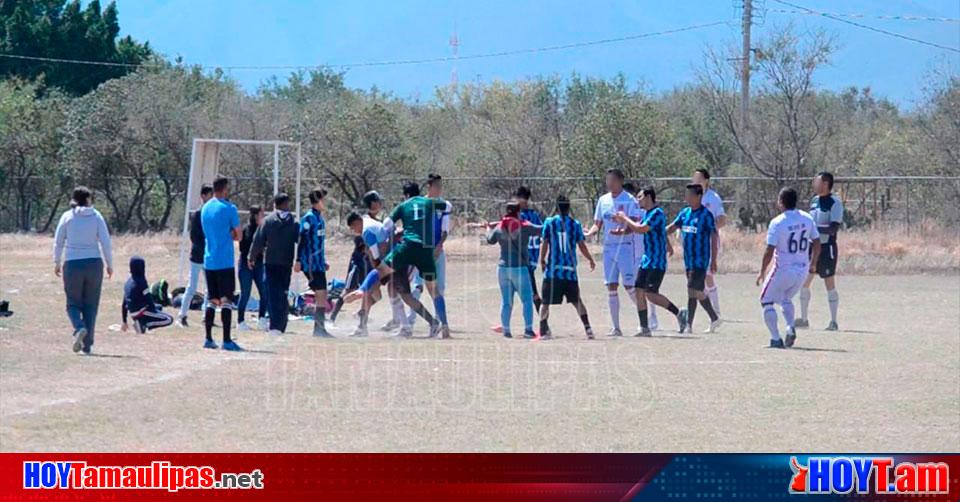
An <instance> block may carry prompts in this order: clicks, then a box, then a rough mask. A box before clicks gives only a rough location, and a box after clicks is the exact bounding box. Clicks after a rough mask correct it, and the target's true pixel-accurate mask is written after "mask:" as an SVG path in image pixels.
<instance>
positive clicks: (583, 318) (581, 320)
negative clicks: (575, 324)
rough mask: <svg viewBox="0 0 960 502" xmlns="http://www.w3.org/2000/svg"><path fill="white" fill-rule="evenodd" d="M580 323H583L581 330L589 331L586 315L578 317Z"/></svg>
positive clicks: (588, 318)
mask: <svg viewBox="0 0 960 502" xmlns="http://www.w3.org/2000/svg"><path fill="white" fill-rule="evenodd" d="M580 322H582V323H583V329H584V330H586V331H590V317H589V316H588V315H587V314H583V315H582V316H580Z"/></svg>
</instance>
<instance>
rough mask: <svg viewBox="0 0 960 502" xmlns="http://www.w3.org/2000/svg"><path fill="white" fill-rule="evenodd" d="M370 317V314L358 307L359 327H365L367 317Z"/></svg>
mask: <svg viewBox="0 0 960 502" xmlns="http://www.w3.org/2000/svg"><path fill="white" fill-rule="evenodd" d="M369 317H370V314H369V313H368V312H367V311H366V310H364V309H360V329H367V318H369Z"/></svg>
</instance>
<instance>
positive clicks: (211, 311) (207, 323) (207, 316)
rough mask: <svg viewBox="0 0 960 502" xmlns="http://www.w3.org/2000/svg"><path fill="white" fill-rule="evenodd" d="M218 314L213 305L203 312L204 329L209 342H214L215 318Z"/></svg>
mask: <svg viewBox="0 0 960 502" xmlns="http://www.w3.org/2000/svg"><path fill="white" fill-rule="evenodd" d="M216 314H217V309H216V308H215V307H214V306H213V305H212V304H211V305H209V306H207V310H205V311H204V312H203V329H204V331H205V332H206V334H207V340H213V316H215V315H216Z"/></svg>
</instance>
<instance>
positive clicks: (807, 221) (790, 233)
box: [767, 209, 820, 270]
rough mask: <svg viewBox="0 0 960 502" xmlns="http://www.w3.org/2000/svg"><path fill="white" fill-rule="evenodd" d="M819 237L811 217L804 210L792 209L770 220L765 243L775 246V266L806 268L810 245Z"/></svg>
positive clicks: (808, 261)
mask: <svg viewBox="0 0 960 502" xmlns="http://www.w3.org/2000/svg"><path fill="white" fill-rule="evenodd" d="M819 238H820V232H819V231H818V230H817V225H816V223H814V222H813V218H812V217H811V216H810V214H808V213H807V212H805V211H800V210H797V209H792V210H790V211H784V212H783V213H781V214H780V215H778V216H777V217H776V218H774V219H772V220H770V227H769V228H767V245H768V246H775V247H776V250H775V251H774V260H775V263H776V265H775V268H779V267H791V268H799V269H804V270H806V269H808V268H809V267H810V245H811V243H812V242H813V241H814V240H815V239H819Z"/></svg>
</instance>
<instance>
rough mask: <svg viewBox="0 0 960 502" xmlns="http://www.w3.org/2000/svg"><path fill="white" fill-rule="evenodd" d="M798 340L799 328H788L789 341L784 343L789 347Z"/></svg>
mask: <svg viewBox="0 0 960 502" xmlns="http://www.w3.org/2000/svg"><path fill="white" fill-rule="evenodd" d="M796 342H797V330H796V329H794V328H789V327H788V328H787V341H786V342H785V343H784V345H786V346H787V347H793V344H794V343H796Z"/></svg>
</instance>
